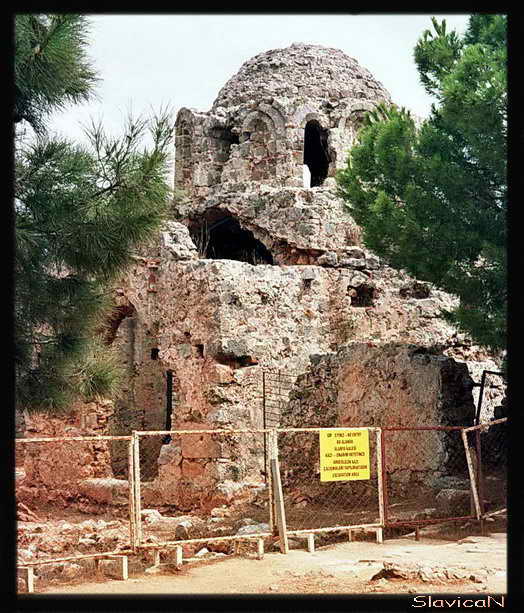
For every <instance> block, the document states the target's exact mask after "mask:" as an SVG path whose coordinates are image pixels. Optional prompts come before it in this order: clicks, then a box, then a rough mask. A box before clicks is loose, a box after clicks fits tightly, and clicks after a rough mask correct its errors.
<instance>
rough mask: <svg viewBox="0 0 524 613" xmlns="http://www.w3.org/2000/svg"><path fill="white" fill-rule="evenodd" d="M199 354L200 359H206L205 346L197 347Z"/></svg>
mask: <svg viewBox="0 0 524 613" xmlns="http://www.w3.org/2000/svg"><path fill="white" fill-rule="evenodd" d="M196 348H197V354H198V357H200V358H203V357H204V345H197V346H196Z"/></svg>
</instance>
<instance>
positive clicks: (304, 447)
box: [277, 428, 380, 532]
mask: <svg viewBox="0 0 524 613" xmlns="http://www.w3.org/2000/svg"><path fill="white" fill-rule="evenodd" d="M323 430H329V431H333V432H336V430H334V429H331V428H328V429H323ZM366 430H367V431H368V432H369V466H370V478H369V479H365V480H352V481H350V480H346V481H321V480H320V470H321V467H320V442H319V436H320V435H319V432H320V431H319V430H318V429H316V430H312V431H282V430H279V431H278V439H277V440H278V454H279V463H280V474H281V480H282V489H283V495H284V506H285V513H286V524H287V529H288V531H289V532H293V531H297V530H309V529H318V528H335V527H338V526H341V527H346V526H359V525H367V524H380V506H379V481H378V469H377V437H376V431H375V430H374V429H366ZM341 453H343V452H341ZM333 459H334V460H335V461H337V460H336V458H333ZM378 459H380V458H378Z"/></svg>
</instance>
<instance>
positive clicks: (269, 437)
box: [264, 430, 278, 535]
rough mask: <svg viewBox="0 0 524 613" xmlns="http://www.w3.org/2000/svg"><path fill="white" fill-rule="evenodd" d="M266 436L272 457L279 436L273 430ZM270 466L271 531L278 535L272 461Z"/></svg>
mask: <svg viewBox="0 0 524 613" xmlns="http://www.w3.org/2000/svg"><path fill="white" fill-rule="evenodd" d="M264 436H267V443H268V455H269V456H270V457H272V452H271V449H272V448H273V437H276V436H278V435H277V433H276V432H275V431H274V430H272V431H271V432H265V433H264ZM267 466H268V478H269V479H268V504H269V530H270V532H271V534H273V535H276V533H277V526H276V523H275V497H274V495H273V489H274V486H273V473H272V470H271V460H270V459H269V458H268V460H267Z"/></svg>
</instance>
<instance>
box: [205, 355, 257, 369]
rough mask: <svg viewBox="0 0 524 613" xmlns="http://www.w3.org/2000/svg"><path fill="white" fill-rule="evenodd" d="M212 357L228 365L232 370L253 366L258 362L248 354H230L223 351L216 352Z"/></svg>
mask: <svg viewBox="0 0 524 613" xmlns="http://www.w3.org/2000/svg"><path fill="white" fill-rule="evenodd" d="M213 357H214V358H215V360H216V361H217V362H218V363H219V364H224V365H225V366H229V367H230V368H232V369H233V370H236V369H237V368H246V367H247V366H254V365H256V364H258V360H257V359H256V358H253V357H251V356H250V355H231V354H225V353H217V354H216V355H215V356H213Z"/></svg>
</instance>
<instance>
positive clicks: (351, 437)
mask: <svg viewBox="0 0 524 613" xmlns="http://www.w3.org/2000/svg"><path fill="white" fill-rule="evenodd" d="M319 434H320V480H321V481H355V480H361V479H369V478H370V477H369V431H368V430H321V431H320V433H319Z"/></svg>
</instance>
